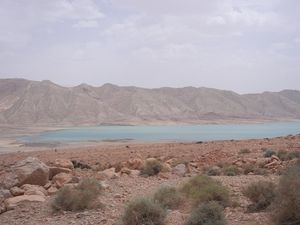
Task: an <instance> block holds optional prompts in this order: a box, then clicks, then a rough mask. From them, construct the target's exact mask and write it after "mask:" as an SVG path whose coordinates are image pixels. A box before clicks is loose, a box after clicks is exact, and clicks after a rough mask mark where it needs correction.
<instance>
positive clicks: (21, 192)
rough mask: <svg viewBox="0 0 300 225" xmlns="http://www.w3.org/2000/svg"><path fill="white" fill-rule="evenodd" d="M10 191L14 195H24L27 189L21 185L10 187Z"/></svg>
mask: <svg viewBox="0 0 300 225" xmlns="http://www.w3.org/2000/svg"><path fill="white" fill-rule="evenodd" d="M10 193H11V194H12V195H13V196H19V195H24V193H25V191H24V190H23V189H21V188H19V187H12V188H11V189H10Z"/></svg>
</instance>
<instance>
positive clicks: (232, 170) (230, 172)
mask: <svg viewBox="0 0 300 225" xmlns="http://www.w3.org/2000/svg"><path fill="white" fill-rule="evenodd" d="M223 174H224V175H225V176H236V175H239V174H240V171H239V168H237V167H236V166H234V165H230V166H226V167H224V168H223Z"/></svg>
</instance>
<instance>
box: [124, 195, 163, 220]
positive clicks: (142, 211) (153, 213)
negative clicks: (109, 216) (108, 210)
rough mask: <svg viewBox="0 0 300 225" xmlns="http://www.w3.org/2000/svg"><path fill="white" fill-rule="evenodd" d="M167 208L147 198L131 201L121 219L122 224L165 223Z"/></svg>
mask: <svg viewBox="0 0 300 225" xmlns="http://www.w3.org/2000/svg"><path fill="white" fill-rule="evenodd" d="M165 217H166V212H165V210H164V209H163V208H162V207H161V206H160V204H158V203H155V202H154V201H152V200H150V199H147V198H140V199H136V200H134V201H132V202H130V203H129V204H128V205H127V207H126V208H125V212H124V215H123V217H122V219H121V222H120V223H121V224H122V225H164V224H165V222H164V219H165Z"/></svg>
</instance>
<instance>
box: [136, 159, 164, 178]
mask: <svg viewBox="0 0 300 225" xmlns="http://www.w3.org/2000/svg"><path fill="white" fill-rule="evenodd" d="M161 170H162V164H161V163H160V162H159V161H158V160H157V159H153V160H148V161H146V162H145V163H144V165H143V166H142V168H141V176H145V177H147V176H154V175H156V174H158V173H159V172H160V171H161Z"/></svg>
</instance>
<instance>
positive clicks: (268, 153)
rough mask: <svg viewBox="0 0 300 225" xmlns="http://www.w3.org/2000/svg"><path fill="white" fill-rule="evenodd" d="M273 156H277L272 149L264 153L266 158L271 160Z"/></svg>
mask: <svg viewBox="0 0 300 225" xmlns="http://www.w3.org/2000/svg"><path fill="white" fill-rule="evenodd" d="M272 155H276V152H275V151H273V150H272V149H267V150H265V152H264V157H265V158H270V157H272Z"/></svg>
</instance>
